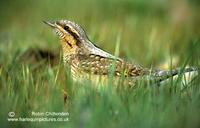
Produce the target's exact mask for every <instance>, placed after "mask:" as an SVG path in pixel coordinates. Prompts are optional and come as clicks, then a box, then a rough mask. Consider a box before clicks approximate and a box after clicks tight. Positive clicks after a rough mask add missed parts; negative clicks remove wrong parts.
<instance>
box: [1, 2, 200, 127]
mask: <svg viewBox="0 0 200 128" xmlns="http://www.w3.org/2000/svg"><path fill="white" fill-rule="evenodd" d="M199 12H200V2H199V0H80V1H76V0H56V1H52V0H42V1H41V0H17V1H13V0H4V1H2V0H1V1H0V17H1V20H0V104H1V106H0V111H1V117H3V118H2V119H1V121H2V123H0V124H1V125H2V126H3V127H13V126H14V127H24V126H30V127H31V126H33V127H36V126H37V127H38V126H40V127H45V126H52V125H53V124H49V123H41V124H38V123H30V122H14V123H13V122H8V121H7V113H8V112H9V111H14V112H16V115H21V116H22V115H24V116H27V115H28V116H29V114H30V111H68V112H70V114H72V116H70V121H69V122H67V123H66V122H65V123H61V125H59V127H65V125H67V126H69V127H100V126H101V125H102V126H107V127H123V126H125V127H132V126H134V127H168V126H169V127H199V126H200V123H199V122H200V120H199V119H200V116H199V115H200V109H199V105H200V103H199V101H200V91H199V86H198V85H199V84H198V83H196V84H194V85H193V88H192V89H191V88H190V89H186V90H184V91H183V92H182V91H180V90H178V91H177V88H171V86H170V87H169V88H167V90H165V91H161V90H160V89H155V88H153V89H146V88H143V89H141V88H139V89H136V90H134V91H133V90H130V91H128V92H126V91H125V93H122V94H119V95H117V94H115V93H110V92H109V93H108V94H110V95H107V93H104V92H103V93H100V95H97V94H96V93H95V91H92V90H90V89H89V90H87V91H86V92H85V93H77V92H76V91H75V92H73V91H72V95H71V98H72V99H71V100H70V103H69V104H70V105H67V107H66V106H64V104H63V99H62V98H63V93H61V90H62V89H63V88H69V85H71V81H70V80H69V79H68V78H66V77H65V75H66V74H67V71H66V72H64V71H63V65H62V62H61V61H62V60H61V56H60V55H61V46H60V43H59V40H58V38H57V37H56V35H55V34H53V33H52V30H51V29H50V28H49V27H48V26H46V25H45V24H44V23H43V22H42V21H43V20H59V19H68V20H72V21H75V22H76V23H78V24H80V25H81V26H82V27H83V28H84V29H85V31H86V33H87V35H88V36H89V38H90V40H91V41H93V42H94V43H95V44H96V45H98V46H99V47H101V48H102V49H104V50H106V51H108V52H110V53H112V54H113V53H114V51H115V47H116V43H117V41H119V40H120V49H119V51H120V52H119V56H120V57H122V58H124V59H126V60H129V61H135V62H137V63H139V64H141V65H143V66H145V67H149V68H150V67H155V68H162V69H167V68H170V66H173V67H181V66H183V65H184V64H187V65H193V66H199V64H200V50H199V49H200V39H199V38H200V15H199ZM45 59H47V62H44V61H43V60H45ZM52 59H53V61H54V60H55V61H54V62H51V61H52ZM52 63H53V64H52ZM41 67H42V68H41ZM62 71H63V72H62ZM78 87H79V86H78ZM68 90H70V89H68ZM131 91H132V92H131ZM4 117H5V118H4ZM133 120H134V121H133ZM57 124H60V123H57ZM53 126H54V125H53Z"/></svg>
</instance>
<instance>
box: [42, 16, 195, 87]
mask: <svg viewBox="0 0 200 128" xmlns="http://www.w3.org/2000/svg"><path fill="white" fill-rule="evenodd" d="M43 22H44V23H45V24H47V25H48V26H50V27H51V28H52V29H53V30H54V31H55V33H56V35H58V37H59V40H60V42H61V45H62V51H63V52H62V53H63V62H64V65H68V66H69V67H70V72H71V76H72V79H73V81H78V82H83V81H84V80H89V81H91V83H92V84H93V85H99V84H100V85H105V83H106V82H108V81H109V78H112V81H111V82H112V83H113V84H115V83H116V84H117V83H119V82H121V81H123V82H122V83H124V84H126V85H128V86H131V87H132V86H135V85H136V83H138V81H140V80H141V79H144V78H145V79H147V80H148V81H153V82H155V83H160V82H162V81H164V80H167V79H169V78H170V77H173V76H177V75H179V74H181V73H187V72H193V71H195V72H197V68H196V67H188V68H184V69H183V68H178V69H173V70H157V69H149V68H144V67H143V66H141V65H139V64H135V63H132V62H128V61H125V60H124V59H122V58H119V57H116V56H114V55H112V54H110V53H108V52H106V51H104V50H102V49H101V48H99V47H98V46H97V45H95V43H93V42H92V41H90V39H89V38H88V36H87V34H86V32H85V30H84V29H83V28H82V27H81V26H80V25H78V24H77V23H75V22H73V21H70V20H55V21H43Z"/></svg>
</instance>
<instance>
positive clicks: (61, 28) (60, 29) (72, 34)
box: [44, 20, 87, 55]
mask: <svg viewBox="0 0 200 128" xmlns="http://www.w3.org/2000/svg"><path fill="white" fill-rule="evenodd" d="M44 23H46V24H47V25H49V26H50V27H51V28H53V29H54V31H55V32H56V34H57V35H58V36H59V39H60V40H61V44H62V48H63V52H64V54H67V55H69V54H75V53H76V52H77V50H78V49H79V48H80V47H81V46H83V45H84V44H83V43H84V42H87V36H86V34H85V32H84V30H83V28H81V27H80V26H79V25H78V24H76V23H74V22H72V21H68V20H58V21H44Z"/></svg>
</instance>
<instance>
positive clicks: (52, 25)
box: [43, 21, 56, 28]
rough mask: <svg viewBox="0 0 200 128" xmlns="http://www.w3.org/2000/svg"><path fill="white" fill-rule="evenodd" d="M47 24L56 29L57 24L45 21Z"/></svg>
mask: <svg viewBox="0 0 200 128" xmlns="http://www.w3.org/2000/svg"><path fill="white" fill-rule="evenodd" d="M43 22H44V23H45V24H47V25H49V26H50V27H52V28H55V27H56V22H54V21H43Z"/></svg>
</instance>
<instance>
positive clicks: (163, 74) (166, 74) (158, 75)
mask: <svg viewBox="0 0 200 128" xmlns="http://www.w3.org/2000/svg"><path fill="white" fill-rule="evenodd" d="M198 72H199V69H198V68H196V67H188V68H178V69H174V70H167V71H163V70H158V71H154V72H153V73H152V74H151V75H152V76H153V77H154V78H155V81H156V82H162V81H164V80H167V79H168V78H171V77H174V76H178V75H181V74H183V75H184V74H186V73H194V74H195V76H196V75H197V74H198Z"/></svg>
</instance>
